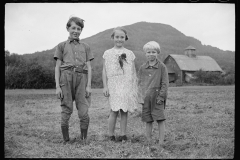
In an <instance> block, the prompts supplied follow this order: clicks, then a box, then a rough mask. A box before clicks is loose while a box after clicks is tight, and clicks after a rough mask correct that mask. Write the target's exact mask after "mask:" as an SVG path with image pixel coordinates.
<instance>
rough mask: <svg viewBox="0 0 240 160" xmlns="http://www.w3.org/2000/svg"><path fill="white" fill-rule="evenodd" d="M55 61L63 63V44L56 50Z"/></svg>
mask: <svg viewBox="0 0 240 160" xmlns="http://www.w3.org/2000/svg"><path fill="white" fill-rule="evenodd" d="M53 58H54V59H55V60H57V59H60V60H61V61H63V43H59V44H58V45H57V46H56V49H55V53H54V57H53Z"/></svg>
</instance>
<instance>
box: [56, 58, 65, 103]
mask: <svg viewBox="0 0 240 160" xmlns="http://www.w3.org/2000/svg"><path fill="white" fill-rule="evenodd" d="M61 63H62V61H61V60H59V59H57V62H56V67H55V82H56V94H57V97H58V98H61V99H62V98H63V94H62V89H61V87H60V82H59V81H60V76H61V75H60V74H61V73H60V66H61Z"/></svg>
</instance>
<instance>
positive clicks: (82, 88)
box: [60, 70, 90, 129]
mask: <svg viewBox="0 0 240 160" xmlns="http://www.w3.org/2000/svg"><path fill="white" fill-rule="evenodd" d="M86 84H87V74H83V73H78V72H73V71H71V70H63V71H61V76H60V86H61V89H62V93H63V99H62V100H61V108H62V112H61V126H63V127H69V119H70V117H71V114H72V112H73V101H75V104H76V108H77V110H78V117H79V119H80V128H82V129H87V128H88V125H89V121H90V118H89V115H88V108H89V105H90V104H89V102H88V100H87V99H86V97H85V94H86Z"/></svg>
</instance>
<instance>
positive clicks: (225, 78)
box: [193, 70, 235, 85]
mask: <svg viewBox="0 0 240 160" xmlns="http://www.w3.org/2000/svg"><path fill="white" fill-rule="evenodd" d="M193 76H194V77H196V79H194V80H193V83H205V84H212V85H232V84H235V74H232V73H227V74H225V75H223V74H222V73H220V72H206V71H202V70H199V71H197V72H195V73H194V74H193Z"/></svg>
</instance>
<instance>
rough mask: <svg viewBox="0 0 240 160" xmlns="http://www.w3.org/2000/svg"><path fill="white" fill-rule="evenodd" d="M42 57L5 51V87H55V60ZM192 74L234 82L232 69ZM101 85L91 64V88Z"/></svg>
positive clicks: (98, 72) (202, 79)
mask: <svg viewBox="0 0 240 160" xmlns="http://www.w3.org/2000/svg"><path fill="white" fill-rule="evenodd" d="M31 56H32V55H31ZM43 57H44V56H42V58H39V57H38V56H36V57H34V56H32V57H31V58H26V56H25V57H24V56H23V55H18V54H15V53H11V54H10V52H9V51H5V89H51V88H55V75H54V74H55V73H54V68H55V60H53V55H51V54H45V57H44V58H43ZM46 61H48V62H46ZM44 62H45V63H44ZM141 62H142V61H140V59H139V60H138V61H136V70H138V68H139V66H140V63H141ZM194 76H195V77H196V79H195V80H194V83H198V84H199V83H202V84H203V83H205V84H212V85H232V84H235V70H234V69H231V70H229V69H228V70H226V73H225V74H224V75H222V74H218V73H211V72H209V73H207V72H203V71H198V72H196V73H195V74H194ZM102 87H103V84H102V67H101V66H100V65H99V64H98V65H95V66H93V73H92V88H102Z"/></svg>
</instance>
